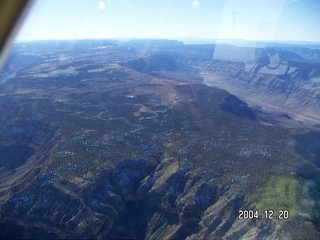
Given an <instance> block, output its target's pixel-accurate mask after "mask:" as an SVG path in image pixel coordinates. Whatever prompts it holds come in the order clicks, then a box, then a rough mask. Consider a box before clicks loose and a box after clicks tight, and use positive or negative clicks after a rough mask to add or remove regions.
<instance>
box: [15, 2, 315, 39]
mask: <svg viewBox="0 0 320 240" xmlns="http://www.w3.org/2000/svg"><path fill="white" fill-rule="evenodd" d="M319 9H320V1H319V0H38V1H36V2H35V4H34V5H33V8H32V10H31V11H30V12H29V14H28V16H27V18H26V19H25V21H24V23H23V25H22V27H21V30H20V32H19V33H18V35H17V40H44V39H86V38H88V39H95V38H97V39H102V38H104V39H119V38H161V39H163V38H165V39H193V38H195V39H243V40H280V41H292V40H294V41H311V42H320V14H319V13H318V11H319Z"/></svg>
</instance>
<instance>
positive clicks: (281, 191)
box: [257, 176, 301, 219]
mask: <svg viewBox="0 0 320 240" xmlns="http://www.w3.org/2000/svg"><path fill="white" fill-rule="evenodd" d="M299 192H301V188H300V186H299V182H298V180H297V179H296V178H294V177H291V176H271V177H270V179H269V181H268V183H267V184H266V186H265V189H264V192H263V194H262V196H261V199H260V202H259V203H258V204H257V208H258V210H259V212H260V213H262V212H264V211H265V210H273V211H274V214H275V216H277V215H278V211H279V210H288V212H289V218H290V219H292V218H294V217H296V216H297V210H296V207H297V203H298V196H299V195H300V194H299Z"/></svg>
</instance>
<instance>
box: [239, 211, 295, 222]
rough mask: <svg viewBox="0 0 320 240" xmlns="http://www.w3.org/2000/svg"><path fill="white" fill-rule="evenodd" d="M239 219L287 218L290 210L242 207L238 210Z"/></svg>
mask: <svg viewBox="0 0 320 240" xmlns="http://www.w3.org/2000/svg"><path fill="white" fill-rule="evenodd" d="M238 214H239V215H238V219H268V220H274V219H279V220H287V219H289V211H288V210H279V211H274V210H272V209H269V210H264V211H263V212H259V211H258V210H245V209H240V210H239V211H238Z"/></svg>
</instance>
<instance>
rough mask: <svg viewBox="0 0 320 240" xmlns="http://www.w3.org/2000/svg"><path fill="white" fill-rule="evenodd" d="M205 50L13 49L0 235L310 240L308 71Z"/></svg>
mask: <svg viewBox="0 0 320 240" xmlns="http://www.w3.org/2000/svg"><path fill="white" fill-rule="evenodd" d="M145 41H147V42H145ZM70 45H71V46H72V47H71V48H70ZM143 46H149V47H148V48H144V47H143ZM216 48H217V46H214V45H184V44H183V43H181V42H178V41H170V40H167V41H160V40H158V41H153V42H152V41H151V42H150V41H148V40H136V41H128V42H125V43H123V42H116V41H111V40H105V41H103V40H101V41H100V40H99V41H88V40H83V41H78V42H75V43H74V42H68V41H65V42H64V41H61V42H59V41H58V42H55V41H48V42H46V41H44V42H30V43H28V42H26V43H18V44H16V45H15V46H14V49H13V52H12V54H11V55H10V57H9V59H8V61H7V63H6V65H5V66H4V67H3V70H2V72H1V75H0V81H1V84H0V104H1V110H0V119H1V122H0V130H1V131H0V179H1V184H0V229H1V233H0V237H1V238H98V239H117V238H136V239H171V238H172V239H215V238H223V239H235V238H241V237H242V238H243V239H246V238H261V237H265V238H266V239H279V238H280V237H286V238H289V239H290V238H309V239H316V238H319V237H320V232H319V229H320V221H319V214H320V212H319V199H320V195H319V189H320V187H319V186H320V185H319V176H320V145H319V141H320V131H319V101H320V99H319V96H320V95H319V94H320V93H319V89H318V88H317V83H316V79H318V78H319V77H320V76H319V74H320V71H319V70H320V67H319V66H318V65H316V64H315V65H312V68H310V69H309V70H308V71H309V72H308V71H307V70H304V72H303V73H304V75H303V74H300V75H299V73H300V72H302V70H301V69H299V67H295V70H294V71H293V70H292V71H291V72H288V73H286V74H288V76H289V77H290V79H289V78H288V76H287V75H285V76H284V74H285V73H284V72H283V71H282V72H281V73H279V74H274V73H273V72H267V73H266V72H264V70H263V67H261V69H262V70H261V71H260V70H258V71H256V72H254V73H252V72H250V69H249V70H248V69H246V65H245V63H239V62H235V61H227V60H221V59H220V60H219V59H214V57H213V56H214V51H215V49H216ZM299 49H300V48H299ZM277 51H278V52H280V50H277ZM292 51H295V52H297V51H296V50H295V49H293V50H292ZM299 51H300V52H299V53H300V54H301V55H303V53H305V51H302V50H299ZM301 51H302V53H301ZM314 52H315V53H314V54H313V56H314V59H312V61H313V62H317V61H318V60H319V59H318V58H317V57H316V56H317V54H318V51H316V50H314ZM297 54H298V53H297ZM309 55H310V54H309ZM309 55H308V54H306V53H305V54H304V55H303V56H304V57H305V58H308V56H309ZM258 57H259V56H258ZM258 57H255V58H256V59H255V60H256V61H257V59H258ZM252 61H253V60H252ZM272 61H276V60H274V59H273V60H272ZM310 61H311V60H310ZM252 66H253V64H252V63H251V65H250V68H252ZM284 68H285V67H283V69H284ZM301 76H306V77H305V78H303V77H301ZM303 79H305V83H302V82H303ZM312 84H313V85H312ZM241 209H247V210H254V211H259V213H263V212H264V211H265V210H270V209H272V210H274V212H275V213H277V212H279V210H281V209H282V210H283V209H286V210H288V211H289V214H290V215H289V218H288V219H285V220H284V219H265V218H262V217H261V218H259V217H258V218H253V219H239V218H238V216H239V210H241ZM260 215H261V214H260ZM261 216H262V215H261ZM276 217H279V216H276Z"/></svg>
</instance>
